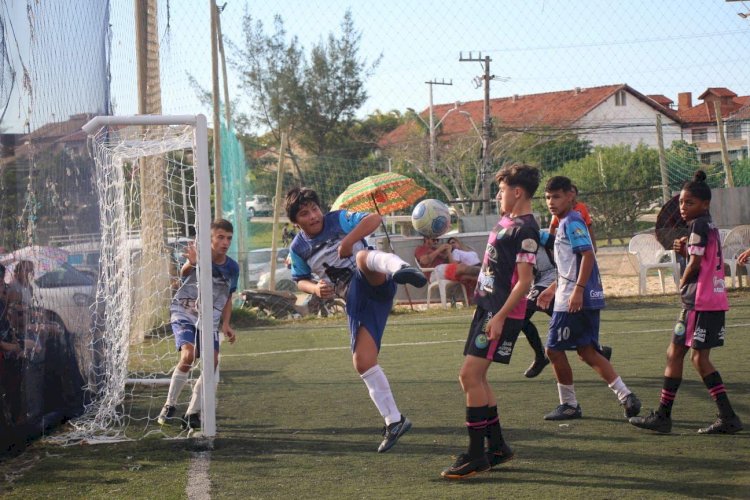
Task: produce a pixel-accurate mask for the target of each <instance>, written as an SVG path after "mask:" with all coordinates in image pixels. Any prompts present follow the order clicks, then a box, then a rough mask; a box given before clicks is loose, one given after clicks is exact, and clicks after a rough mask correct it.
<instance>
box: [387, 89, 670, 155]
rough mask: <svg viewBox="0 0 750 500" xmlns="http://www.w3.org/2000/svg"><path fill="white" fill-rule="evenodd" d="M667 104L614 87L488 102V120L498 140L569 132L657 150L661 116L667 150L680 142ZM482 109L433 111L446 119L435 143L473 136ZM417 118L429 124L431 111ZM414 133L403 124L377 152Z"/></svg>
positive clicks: (600, 142) (414, 127)
mask: <svg viewBox="0 0 750 500" xmlns="http://www.w3.org/2000/svg"><path fill="white" fill-rule="evenodd" d="M670 102H671V101H670V100H669V99H668V98H667V97H665V96H656V98H654V97H651V96H647V95H644V94H642V93H640V92H638V91H637V90H635V89H633V88H632V87H630V86H629V85H627V84H617V85H606V86H601V87H590V88H575V89H570V90H563V91H557V92H545V93H540V94H526V95H513V96H510V97H501V98H497V99H491V100H490V116H491V117H492V121H493V131H494V135H495V137H496V138H497V137H500V136H501V135H502V134H503V133H504V132H539V131H571V132H574V133H576V134H578V136H579V137H580V138H581V139H586V140H589V141H591V143H592V145H594V146H611V145H616V144H630V145H632V146H634V147H635V146H637V145H638V144H641V143H643V144H646V145H648V146H651V147H656V146H657V144H658V139H657V136H656V132H655V129H656V127H655V124H656V116H657V115H662V125H663V133H664V143H665V144H666V145H669V144H671V142H672V141H673V140H677V139H681V138H682V128H681V122H680V119H679V117H678V115H677V113H676V112H675V111H674V110H673V109H671V108H670V107H669V103H670ZM483 107H484V103H483V101H481V100H478V101H472V102H467V103H456V104H441V105H436V106H434V110H433V113H434V116H435V117H436V119H441V117H444V118H443V121H442V124H441V127H440V130H439V136H438V141H439V142H444V143H449V142H451V141H452V140H454V139H456V138H458V137H465V136H472V135H473V136H476V131H475V130H473V127H474V125H473V124H472V121H473V122H474V124H481V122H482V117H483ZM456 111H457V112H456ZM420 116H421V117H422V118H423V119H424V120H425V121H427V120H428V119H429V109H426V110H424V111H422V112H421V113H420ZM477 126H479V125H477ZM418 132H419V125H418V124H416V123H414V122H409V123H405V124H403V125H401V126H399V127H398V128H396V129H395V130H393V131H392V132H390V133H389V134H386V135H385V136H384V137H383V138H382V139H381V140H380V142H379V145H380V147H381V149H387V148H390V147H398V146H399V145H405V144H407V143H409V142H413V141H414V137H416V136H418Z"/></svg>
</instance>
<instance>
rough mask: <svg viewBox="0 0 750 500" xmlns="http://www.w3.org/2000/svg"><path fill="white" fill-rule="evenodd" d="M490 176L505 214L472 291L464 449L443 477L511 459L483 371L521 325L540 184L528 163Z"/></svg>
mask: <svg viewBox="0 0 750 500" xmlns="http://www.w3.org/2000/svg"><path fill="white" fill-rule="evenodd" d="M495 180H496V181H497V183H498V185H499V187H500V191H499V192H498V194H497V197H498V199H499V202H500V208H501V210H502V213H503V214H505V215H503V217H502V219H501V220H500V222H498V224H497V225H496V226H495V228H494V229H493V230H492V231H491V232H490V235H489V238H488V239H487V247H486V250H485V252H484V258H483V259H482V267H481V270H480V271H479V276H478V277H477V287H476V291H475V292H474V297H475V299H476V304H477V308H476V311H475V312H474V318H473V319H472V322H471V326H470V327H469V334H468V337H467V339H466V344H465V345H464V362H463V365H462V366H461V371H460V372H459V375H458V378H459V380H460V382H461V388H462V389H463V391H464V394H465V396H466V429H467V431H468V433H469V448H468V450H467V451H466V453H462V454H460V455H459V456H458V458H457V459H456V461H455V462H454V463H453V465H451V466H450V467H448V468H447V469H445V470H443V472H442V473H441V475H442V476H443V477H444V478H446V479H462V478H466V477H471V476H473V475H475V474H477V473H479V472H484V471H486V470H489V469H490V467H492V466H493V465H499V464H501V463H503V462H507V461H508V460H510V459H511V458H513V451H512V450H511V448H510V446H508V444H507V443H506V442H505V440H504V439H503V434H502V430H501V426H500V417H499V414H498V404H497V399H496V398H495V395H494V393H493V391H492V388H491V387H490V383H489V381H488V379H487V372H488V371H489V368H490V365H491V364H492V363H493V362H495V363H503V364H508V363H509V362H510V357H511V355H512V354H513V346H514V345H515V343H516V339H517V338H518V334H519V333H520V332H521V327H522V326H523V324H524V318H525V316H526V295H527V294H528V293H529V289H530V288H531V283H532V281H533V279H534V263H535V262H536V252H537V249H538V248H539V225H538V224H537V223H536V220H535V219H534V215H533V214H532V213H531V198H532V196H534V192H535V191H536V189H537V187H539V170H537V169H536V168H535V167H530V166H528V165H520V164H516V165H510V166H507V167H504V168H503V169H501V170H500V171H499V172H498V173H497V174H496V175H495ZM485 439H486V440H487V444H488V448H487V449H486V450H485Z"/></svg>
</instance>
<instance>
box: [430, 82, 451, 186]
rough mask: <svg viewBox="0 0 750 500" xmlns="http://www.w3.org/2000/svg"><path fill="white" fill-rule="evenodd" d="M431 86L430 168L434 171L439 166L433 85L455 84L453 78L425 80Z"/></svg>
mask: <svg viewBox="0 0 750 500" xmlns="http://www.w3.org/2000/svg"><path fill="white" fill-rule="evenodd" d="M425 83H426V84H427V85H429V86H430V169H431V170H432V171H433V172H434V171H435V167H436V166H437V133H436V130H435V129H436V128H437V126H436V125H435V113H434V112H433V103H432V86H433V85H453V80H451V81H450V82H446V81H445V79H442V80H441V81H437V80H436V79H433V80H430V81H428V82H425Z"/></svg>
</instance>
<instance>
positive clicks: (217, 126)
mask: <svg viewBox="0 0 750 500" xmlns="http://www.w3.org/2000/svg"><path fill="white" fill-rule="evenodd" d="M209 6H210V8H211V81H212V86H211V88H212V90H211V95H212V96H213V122H214V136H213V143H214V214H215V215H214V217H215V218H217V219H219V218H221V217H222V199H221V194H222V192H221V118H219V107H220V101H221V96H220V94H219V29H218V26H217V25H218V18H219V9H218V7H216V0H209Z"/></svg>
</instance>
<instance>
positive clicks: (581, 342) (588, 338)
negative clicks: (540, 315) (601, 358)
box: [547, 309, 599, 351]
mask: <svg viewBox="0 0 750 500" xmlns="http://www.w3.org/2000/svg"><path fill="white" fill-rule="evenodd" d="M587 345H593V346H594V348H596V349H597V350H598V349H599V309H584V310H583V311H580V312H576V313H569V312H562V311H560V312H558V311H555V312H553V313H552V319H551V320H550V322H549V333H548V335H547V347H548V348H550V349H552V350H554V351H569V350H575V349H578V348H579V347H586V346H587Z"/></svg>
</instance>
